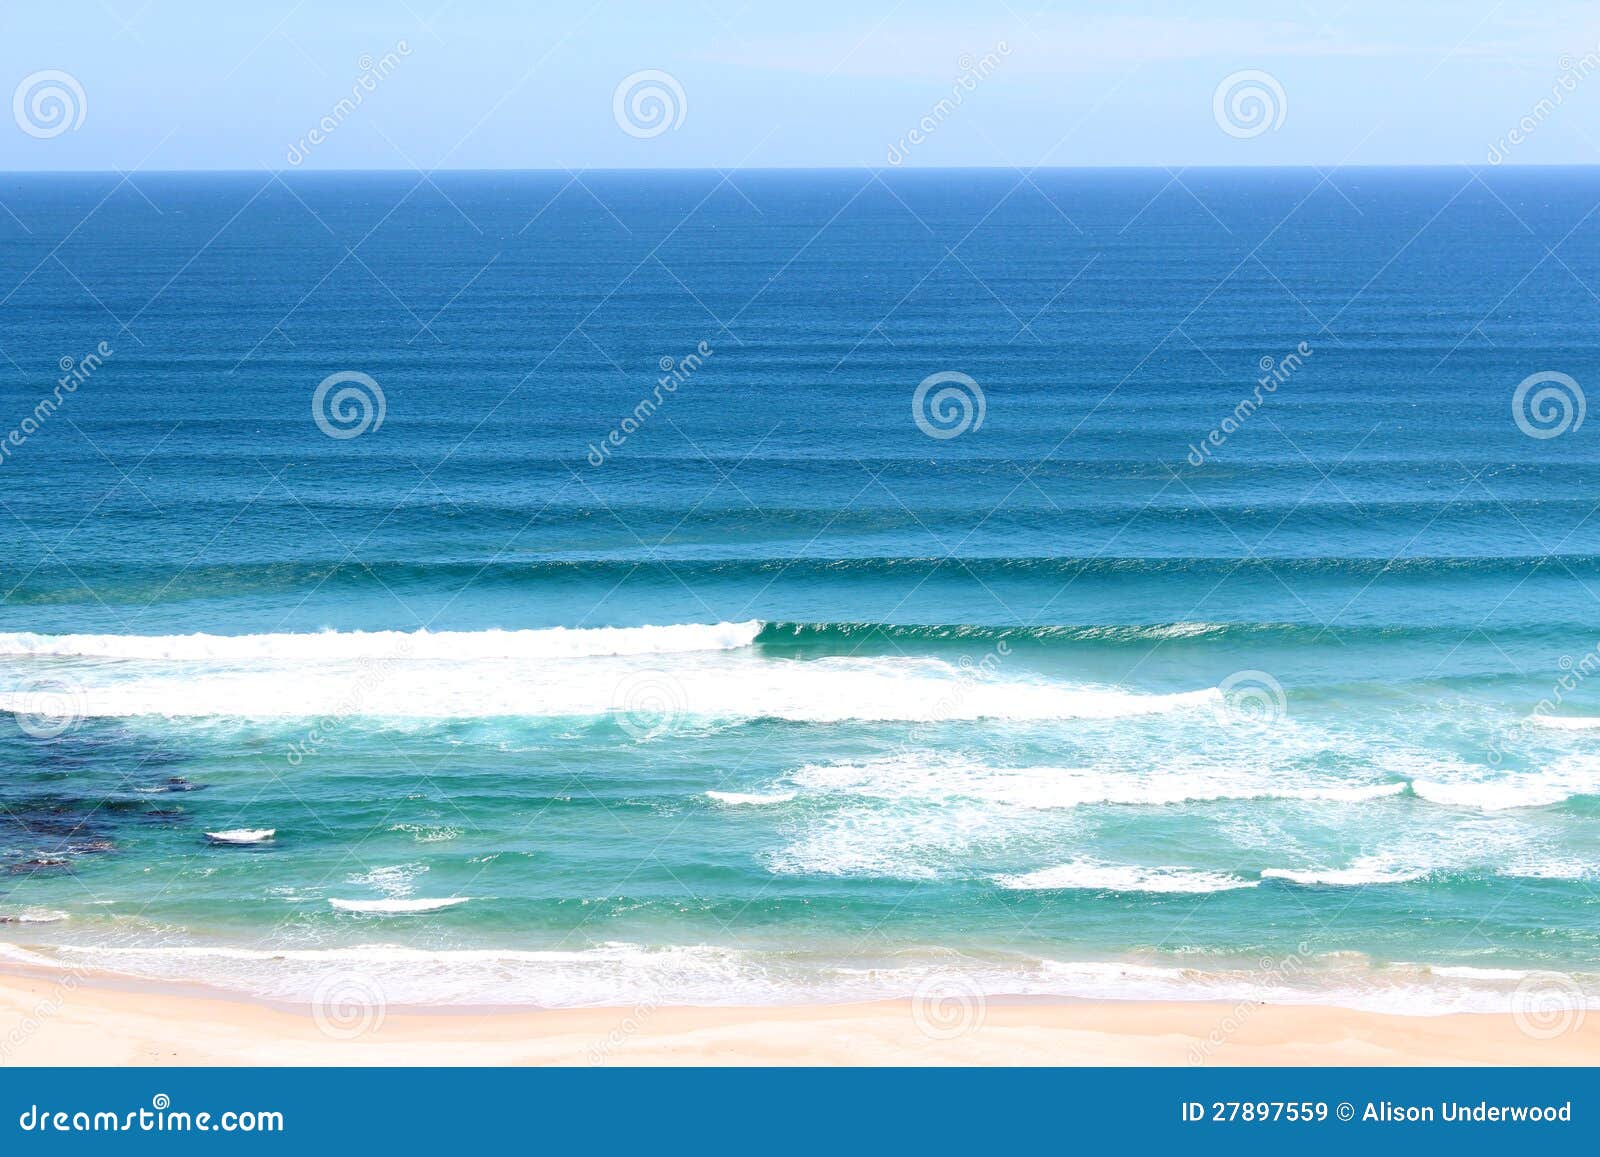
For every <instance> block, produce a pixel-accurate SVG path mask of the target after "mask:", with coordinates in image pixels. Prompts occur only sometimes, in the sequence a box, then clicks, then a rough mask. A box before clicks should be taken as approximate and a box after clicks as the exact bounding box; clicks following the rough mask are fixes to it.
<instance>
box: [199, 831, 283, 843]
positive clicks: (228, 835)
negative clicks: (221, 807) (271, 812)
mask: <svg viewBox="0 0 1600 1157" xmlns="http://www.w3.org/2000/svg"><path fill="white" fill-rule="evenodd" d="M277 834H278V829H277V828H229V829H228V830H227V831H224V832H207V833H206V839H208V840H211V841H213V842H215V843H219V844H264V843H267V842H268V841H270V840H272V839H274V838H276V837H277Z"/></svg>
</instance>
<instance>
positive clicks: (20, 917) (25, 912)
mask: <svg viewBox="0 0 1600 1157" xmlns="http://www.w3.org/2000/svg"><path fill="white" fill-rule="evenodd" d="M67 919H70V917H69V916H68V915H67V913H65V912H57V911H56V910H54V909H52V908H24V909H22V910H21V911H20V912H0V924H59V923H60V922H61V921H63V920H67Z"/></svg>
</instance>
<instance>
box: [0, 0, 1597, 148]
mask: <svg viewBox="0 0 1600 1157" xmlns="http://www.w3.org/2000/svg"><path fill="white" fill-rule="evenodd" d="M5 96H10V97H11V98H12V99H11V101H10V108H9V110H7V111H9V113H10V115H9V116H5V115H3V114H0V171H8V170H83V169H90V170H113V169H115V170H121V171H162V170H184V169H256V170H260V169H422V170H430V171H431V170H437V169H591V168H699V167H711V168H721V169H728V168H736V167H786V166H802V167H813V166H848V167H856V166H872V167H888V166H903V167H912V166H917V167H921V166H1002V167H1018V168H1024V169H1031V168H1035V167H1040V166H1078V165H1160V166H1191V165H1316V166H1321V167H1332V166H1348V165H1384V164H1470V165H1482V164H1500V163H1506V164H1593V163H1597V162H1600V116H1597V115H1596V114H1597V113H1600V6H1597V5H1593V4H1572V3H1529V2H1511V0H1501V2H1498V3H1497V2H1495V0H1458V2H1455V3H1435V2H1430V0H1423V2H1415V3H1413V2H1405V3H1401V2H1396V0H1386V2H1382V3H1374V2H1370V0H1352V2H1345V0H1314V2H1312V3H1299V2H1296V0H1280V2H1277V3H1247V2H1240V0H1236V2H1231V3H1230V2H1226V0H1219V2H1216V3H1189V4H1179V3H1162V2H1151V3H1124V4H1111V3H1101V4H1087V3H1077V2H1071V0H1063V2H1058V3H1038V2H1029V0H965V2H961V3H951V2H947V0H850V2H837V0H807V2H803V3H792V4H790V3H784V4H778V3H759V2H757V0H676V2H670V3H668V2H658V3H636V2H634V0H572V2H570V3H512V2H508V0H478V2H469V0H324V2H311V0H302V2H300V3H294V2H285V0H266V2H255V3H246V4H219V3H215V2H207V3H202V2H198V0H56V2H54V3H50V4H43V3H25V2H24V0H0V99H3V98H4V97H5ZM635 98H637V99H635Z"/></svg>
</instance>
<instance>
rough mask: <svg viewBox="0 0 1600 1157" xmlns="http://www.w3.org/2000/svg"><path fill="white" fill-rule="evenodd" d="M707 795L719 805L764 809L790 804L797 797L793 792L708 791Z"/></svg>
mask: <svg viewBox="0 0 1600 1157" xmlns="http://www.w3.org/2000/svg"><path fill="white" fill-rule="evenodd" d="M706 795H707V796H708V797H710V798H711V799H714V800H716V801H717V802H718V803H724V804H728V805H730V806H733V807H741V806H748V807H762V806H764V805H766V804H775V803H788V802H789V801H790V800H792V799H793V798H794V796H795V793H794V792H792V791H774V792H766V793H760V792H742V791H708V792H706Z"/></svg>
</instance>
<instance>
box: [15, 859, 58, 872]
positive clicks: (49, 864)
mask: <svg viewBox="0 0 1600 1157" xmlns="http://www.w3.org/2000/svg"><path fill="white" fill-rule="evenodd" d="M69 863H70V861H68V860H61V859H56V858H55V857H53V856H44V857H39V858H37V859H32V860H23V861H22V863H20V864H12V865H11V867H10V868H9V869H8V870H9V871H10V872H12V873H13V874H17V873H21V872H38V871H41V870H43V869H45V868H65V867H66V866H67V865H68V864H69Z"/></svg>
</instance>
